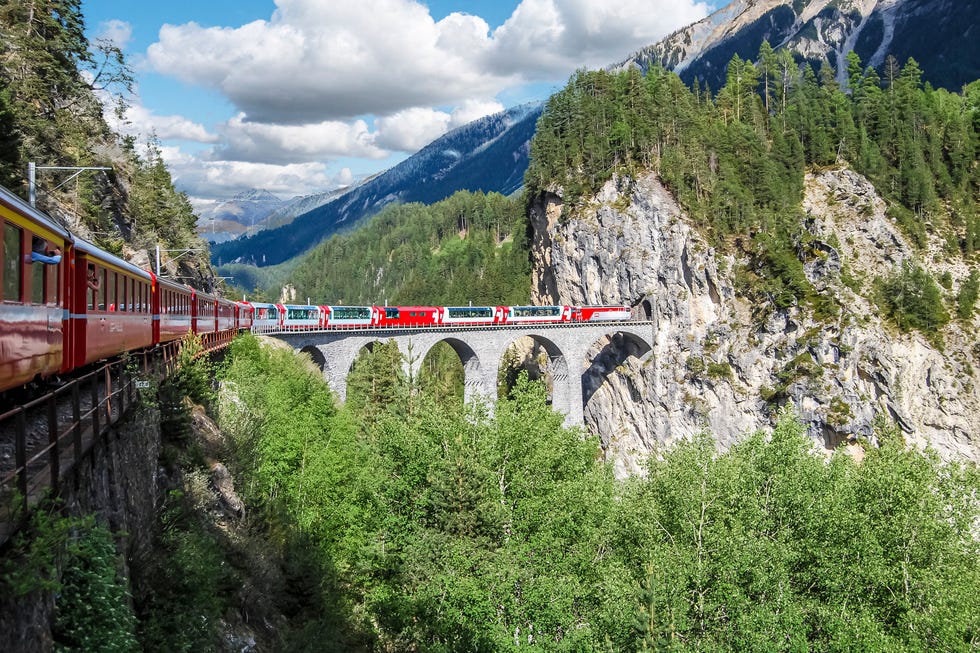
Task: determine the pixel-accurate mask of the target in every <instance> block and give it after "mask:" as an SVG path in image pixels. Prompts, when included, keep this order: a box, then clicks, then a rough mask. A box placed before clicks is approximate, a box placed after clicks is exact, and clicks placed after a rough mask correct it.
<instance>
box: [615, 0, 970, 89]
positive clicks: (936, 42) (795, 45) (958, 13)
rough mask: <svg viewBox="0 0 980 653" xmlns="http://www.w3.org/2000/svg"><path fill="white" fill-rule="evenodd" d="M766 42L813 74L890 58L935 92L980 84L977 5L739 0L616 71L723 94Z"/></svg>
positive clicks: (963, 1) (930, 0) (965, 0)
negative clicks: (730, 72) (659, 72)
mask: <svg viewBox="0 0 980 653" xmlns="http://www.w3.org/2000/svg"><path fill="white" fill-rule="evenodd" d="M763 40H768V41H769V44H770V45H772V47H773V48H774V49H788V50H790V51H791V52H793V53H794V55H796V58H797V60H799V61H806V62H809V63H811V64H813V65H814V66H815V67H817V68H819V66H820V65H821V64H822V63H823V62H825V61H826V62H827V63H829V64H830V65H831V66H833V67H834V68H835V69H838V70H837V72H838V80H839V81H843V77H842V75H843V73H844V71H845V69H846V66H838V63H839V62H842V61H844V60H845V57H846V56H847V54H848V53H849V52H852V51H853V52H856V53H857V54H858V56H859V57H860V58H861V61H862V63H863V65H864V66H873V67H875V68H879V69H880V68H881V66H882V64H883V63H884V62H885V58H886V57H887V56H888V55H892V56H894V57H895V58H896V59H897V60H898V61H899V63H902V64H904V63H905V62H906V61H907V60H908V59H909V58H910V57H911V58H913V59H915V60H916V61H917V62H918V63H919V67H920V68H922V70H923V71H924V75H923V80H924V81H928V82H929V83H931V84H932V85H933V86H935V87H943V88H948V89H950V90H959V88H960V87H962V86H963V84H965V83H968V82H971V81H973V80H975V79H978V78H980V1H978V0H957V1H956V2H954V1H953V0H811V1H810V2H806V1H804V0H736V2H732V3H731V4H729V5H727V6H726V7H724V8H723V9H721V10H719V11H716V12H715V13H713V14H711V15H710V16H708V17H707V18H705V19H704V20H702V21H700V22H697V23H695V24H693V25H691V26H689V27H685V28H684V29H682V30H679V31H677V32H674V33H673V34H671V35H670V36H668V37H667V38H665V39H663V40H662V41H660V42H659V43H657V44H655V45H651V46H650V47H648V48H644V49H643V50H640V51H639V52H637V53H635V54H634V55H632V56H631V57H629V58H628V59H626V60H625V61H624V62H623V63H622V64H620V66H625V65H637V66H639V67H640V68H641V69H643V70H646V69H648V68H649V67H650V66H651V65H657V64H659V65H660V66H662V67H664V68H666V69H668V70H673V71H674V72H676V73H677V74H678V75H680V77H681V79H683V80H684V81H685V82H686V83H688V84H691V83H693V82H694V80H695V79H697V80H698V81H699V83H700V84H701V85H702V87H703V86H704V85H707V86H708V88H711V89H718V88H721V86H722V84H723V83H724V81H725V67H726V65H727V64H728V62H729V61H730V60H731V58H732V57H733V56H734V55H738V56H739V57H740V58H742V59H748V60H753V59H755V57H756V56H757V55H758V53H759V46H760V45H761V44H762V42H763Z"/></svg>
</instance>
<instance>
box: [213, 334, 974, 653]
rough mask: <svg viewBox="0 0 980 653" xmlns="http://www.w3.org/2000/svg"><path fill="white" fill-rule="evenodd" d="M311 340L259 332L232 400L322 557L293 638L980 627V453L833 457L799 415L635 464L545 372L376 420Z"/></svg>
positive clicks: (286, 514) (709, 637)
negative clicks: (324, 370)
mask: <svg viewBox="0 0 980 653" xmlns="http://www.w3.org/2000/svg"><path fill="white" fill-rule="evenodd" d="M376 348H377V346H376ZM378 353H380V352H378ZM389 353H390V352H389ZM290 361H295V359H293V358H292V354H290V353H288V352H282V351H279V350H272V349H265V348H262V347H261V346H259V344H258V342H257V340H256V339H254V338H250V337H246V338H242V339H239V340H237V341H236V342H235V344H234V345H233V352H232V356H231V358H230V360H229V363H228V365H227V366H226V368H225V370H224V375H225V381H224V385H225V387H226V389H227V390H228V391H229V392H233V394H234V397H235V399H234V401H228V402H223V403H222V423H223V424H224V425H225V426H226V427H228V428H230V430H231V431H232V432H233V433H234V434H235V436H234V437H235V440H236V443H237V445H236V446H237V447H239V449H238V450H239V452H240V453H241V454H242V456H241V461H240V464H241V465H242V469H241V470H240V472H239V473H240V474H243V475H244V476H241V478H242V479H243V480H244V487H245V488H246V489H245V492H247V493H248V495H249V502H250V505H259V506H261V508H260V514H261V516H262V521H263V523H264V528H265V529H267V530H268V533H269V535H270V537H271V539H272V540H273V541H275V542H279V543H280V544H279V545H280V546H281V548H282V550H283V551H284V552H286V553H287V554H288V555H290V556H296V558H295V559H297V560H298V561H301V562H299V563H298V569H301V570H302V571H297V574H298V575H297V578H302V579H304V580H303V581H302V583H301V585H302V587H303V589H302V590H301V592H300V593H299V594H298V595H295V596H293V598H292V600H293V601H299V603H297V604H295V605H294V608H293V610H292V612H291V614H293V615H294V617H293V618H292V621H291V628H290V631H289V632H288V633H287V634H286V636H285V639H286V641H287V642H288V644H289V646H290V650H302V651H314V650H328V651H329V650H335V651H341V650H425V651H447V652H448V651H457V650H473V651H511V650H518V649H522V648H525V647H526V648H531V649H534V650H575V651H599V650H652V649H663V648H670V649H676V650H782V649H795V650H800V649H806V648H809V649H813V650H831V651H833V650H841V651H844V650H855V649H864V650H881V649H886V648H887V649H894V650H898V649H910V650H923V649H933V648H938V649H944V648H945V649H963V650H968V649H969V648H970V647H971V646H976V644H977V643H978V642H980V621H978V617H977V615H980V604H978V601H980V594H978V593H977V592H976V591H975V588H976V587H978V586H980V585H978V583H980V562H978V561H980V545H978V543H977V541H976V539H975V537H974V536H973V534H972V531H971V529H972V528H973V524H974V523H975V521H976V519H977V518H978V517H980V505H978V499H977V497H978V494H977V491H978V489H980V488H978V478H977V474H976V470H971V469H968V468H965V467H960V466H957V465H942V464H940V463H939V461H938V460H937V459H936V458H934V457H932V456H924V455H922V454H920V453H918V452H915V451H906V450H904V449H903V447H902V442H901V439H900V438H897V439H895V438H891V439H889V438H884V437H881V438H879V441H881V442H882V447H883V448H882V450H881V451H880V452H876V451H872V452H870V453H869V454H868V456H867V458H866V460H865V462H864V463H863V464H860V465H859V464H856V463H854V462H853V461H852V460H851V459H850V458H848V457H846V456H842V455H838V456H835V457H834V458H833V459H832V460H831V461H830V462H829V463H828V462H827V461H826V460H825V459H824V457H823V456H822V455H818V454H817V453H816V452H815V451H814V449H813V446H812V444H811V441H810V440H809V439H808V438H806V437H804V435H803V428H802V427H801V426H800V424H799V423H798V422H797V421H796V420H795V418H793V417H792V416H790V415H783V416H781V418H780V421H779V425H778V427H777V428H776V430H775V431H774V432H773V433H772V434H771V436H769V435H767V434H763V433H759V434H757V435H755V436H753V437H751V438H749V439H748V440H747V441H746V442H744V443H743V444H741V445H738V446H736V447H734V448H733V449H732V450H731V451H729V452H728V453H726V454H719V453H717V452H716V450H715V445H714V443H713V441H712V439H711V438H710V436H709V435H708V434H704V435H702V436H701V437H699V438H697V439H695V440H694V441H692V442H689V443H682V444H679V445H678V446H676V447H674V448H672V449H670V450H668V451H665V452H663V455H662V456H658V457H655V458H653V459H651V461H650V463H649V471H648V475H647V476H646V477H645V478H640V477H637V478H633V479H630V480H629V481H626V482H622V483H620V482H616V481H615V480H614V479H613V478H612V476H611V474H610V470H609V468H608V467H606V466H605V465H604V464H602V463H601V462H599V460H598V455H599V448H598V446H597V444H598V443H597V442H596V441H595V440H594V439H585V438H583V437H582V435H581V433H579V432H578V431H569V430H566V429H564V428H562V426H561V423H562V417H561V416H560V415H558V414H556V413H553V412H552V411H550V409H549V408H548V406H547V401H546V395H545V390H544V387H543V386H542V385H541V384H538V383H531V382H529V381H528V380H527V377H526V375H523V376H520V377H518V378H517V380H516V381H515V384H514V387H513V389H512V392H511V398H510V399H503V400H501V401H500V402H499V403H498V404H497V405H496V408H495V411H494V415H493V416H492V417H490V416H488V415H487V414H486V412H485V410H484V409H483V408H481V407H480V406H473V405H469V406H467V407H465V408H464V409H463V410H460V409H458V408H456V407H452V408H445V407H443V406H441V405H440V404H439V403H437V402H435V401H433V400H432V399H431V398H430V397H428V396H427V395H426V394H425V393H424V392H423V393H422V394H421V395H419V396H417V397H416V398H415V399H414V401H415V402H416V403H415V405H414V408H413V410H410V411H403V412H400V413H395V412H391V411H384V410H378V411H376V412H374V413H372V414H371V416H370V418H369V419H362V420H360V423H359V425H358V424H357V422H356V421H355V420H353V419H351V418H350V417H349V416H347V414H346V413H347V410H346V409H340V410H335V409H332V408H330V407H328V406H325V405H323V404H320V403H319V402H320V400H319V399H315V397H317V396H320V395H319V393H321V392H325V391H324V390H323V389H322V384H320V385H319V387H320V388H321V389H320V390H315V389H314V385H315V384H313V381H312V379H313V378H315V376H316V372H315V371H306V370H304V369H303V368H302V366H298V365H296V364H295V362H292V363H291V362H290ZM389 362H390V363H393V364H394V363H396V360H395V359H394V358H393V357H392V358H391V360H390V361H389ZM807 366H808V363H807V361H804V360H803V359H802V358H800V359H799V360H798V361H796V362H794V363H793V364H792V365H790V366H788V369H790V368H792V369H793V370H796V372H793V374H796V373H799V370H800V369H803V368H807ZM706 369H707V366H705V370H706ZM308 376H309V378H310V379H311V380H310V381H309V382H307V381H306V380H304V379H306V378H307V377H308ZM307 383H309V385H307ZM831 408H832V409H833V410H835V411H836V412H837V413H839V414H840V415H841V417H842V418H843V415H844V413H845V410H844V408H843V407H842V406H832V407H831ZM286 411H289V412H288V413H287V412H286ZM318 414H319V415H325V416H326V417H321V418H320V419H317V418H316V415H318ZM252 460H254V461H255V462H254V463H253V462H251V461H252ZM253 514H254V513H253Z"/></svg>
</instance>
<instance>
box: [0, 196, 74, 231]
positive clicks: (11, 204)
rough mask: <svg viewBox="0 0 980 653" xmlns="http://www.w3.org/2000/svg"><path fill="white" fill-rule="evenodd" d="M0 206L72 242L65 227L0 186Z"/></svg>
mask: <svg viewBox="0 0 980 653" xmlns="http://www.w3.org/2000/svg"><path fill="white" fill-rule="evenodd" d="M0 204H3V205H4V206H6V207H7V208H8V209H10V210H11V211H14V212H15V213H19V214H20V215H22V216H24V217H26V218H28V219H29V220H32V221H34V222H36V223H38V224H40V225H41V226H43V227H44V228H45V229H47V230H48V231H51V232H53V233H55V234H57V235H58V236H60V237H62V238H64V239H65V240H66V241H68V242H71V241H72V240H74V237H73V236H72V234H71V232H70V231H68V229H66V228H65V227H63V226H61V225H60V224H59V223H57V222H55V221H54V219H53V218H52V217H51V216H49V215H48V214H47V213H44V212H43V211H40V210H39V209H37V208H35V207H33V206H31V205H30V204H28V203H27V202H25V201H24V200H22V199H21V198H20V197H18V196H17V195H15V194H14V192H13V191H11V190H10V189H9V188H5V187H3V186H0Z"/></svg>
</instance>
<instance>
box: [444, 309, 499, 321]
mask: <svg viewBox="0 0 980 653" xmlns="http://www.w3.org/2000/svg"><path fill="white" fill-rule="evenodd" d="M503 321H504V307H503V306H440V307H439V324H470V325H478V324H499V323H501V322H503Z"/></svg>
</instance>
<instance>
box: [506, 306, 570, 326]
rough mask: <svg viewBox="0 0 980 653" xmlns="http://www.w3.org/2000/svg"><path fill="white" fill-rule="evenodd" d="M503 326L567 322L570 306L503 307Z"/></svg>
mask: <svg viewBox="0 0 980 653" xmlns="http://www.w3.org/2000/svg"><path fill="white" fill-rule="evenodd" d="M503 309H504V323H505V324H530V323H548V322H568V321H570V320H571V319H572V307H571V306H504V307H503Z"/></svg>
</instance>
